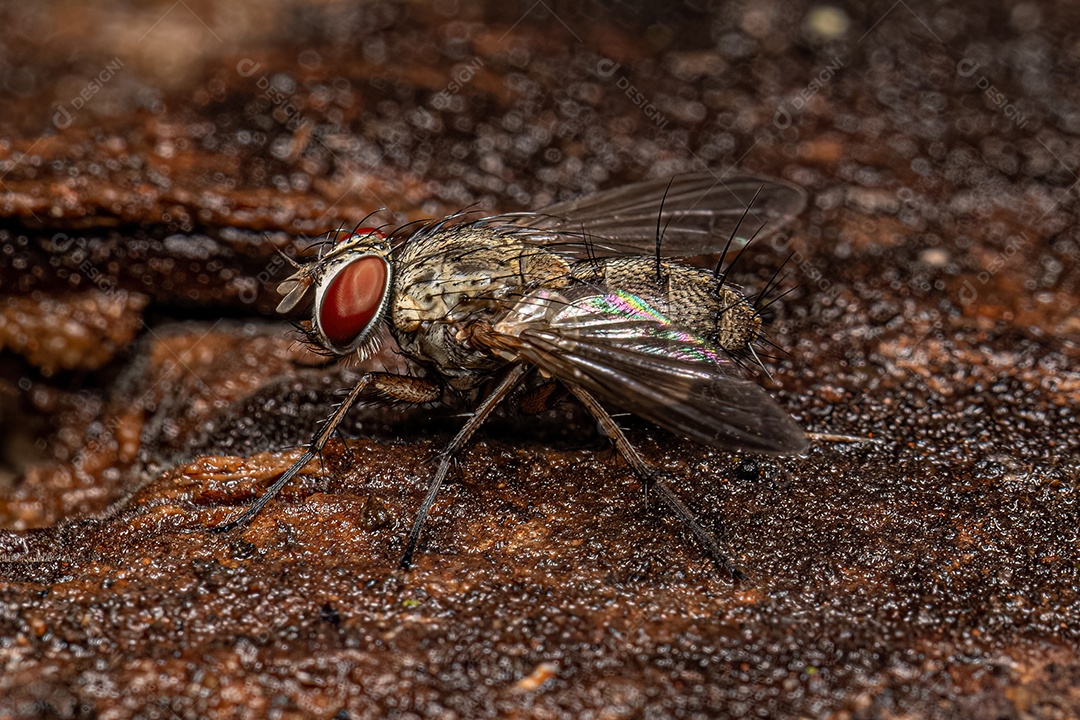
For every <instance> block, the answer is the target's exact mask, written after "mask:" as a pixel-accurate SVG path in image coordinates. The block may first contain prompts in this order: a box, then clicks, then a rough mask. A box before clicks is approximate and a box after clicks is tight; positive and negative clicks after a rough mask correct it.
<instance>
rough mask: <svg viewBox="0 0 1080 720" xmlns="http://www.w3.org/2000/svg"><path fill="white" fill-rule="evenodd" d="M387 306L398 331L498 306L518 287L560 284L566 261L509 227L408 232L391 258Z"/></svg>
mask: <svg viewBox="0 0 1080 720" xmlns="http://www.w3.org/2000/svg"><path fill="white" fill-rule="evenodd" d="M395 271H396V279H395V292H394V301H393V306H392V310H391V319H392V322H393V326H394V328H395V329H396V330H398V331H399V332H416V331H417V330H419V329H420V328H421V327H422V326H423V325H424V324H425V323H444V322H450V323H454V322H460V321H462V320H465V319H468V318H469V317H471V316H473V315H475V314H477V313H480V314H483V313H485V312H491V313H494V312H497V311H498V310H500V309H502V307H503V306H504V305H503V300H505V298H507V297H509V296H510V295H511V294H513V293H515V292H520V291H521V290H522V289H523V288H530V287H536V286H538V285H547V284H550V283H553V284H554V285H555V286H558V285H559V283H561V284H565V283H566V278H567V274H568V272H569V266H568V264H567V262H566V261H565V260H564V259H562V258H561V257H559V256H558V255H555V254H553V253H551V252H550V251H547V250H544V249H542V248H539V247H536V246H534V245H530V244H528V243H526V242H525V241H524V239H523V238H522V237H521V236H520V235H519V234H517V233H515V232H513V231H512V230H506V229H500V228H497V227H487V226H483V225H476V224H462V225H456V226H451V227H447V228H442V229H437V230H435V231H431V232H424V231H422V232H421V233H418V234H417V236H414V237H413V238H410V239H409V240H408V241H407V242H406V243H405V245H404V247H403V248H402V251H401V253H400V255H399V256H398V257H397V258H396V261H395Z"/></svg>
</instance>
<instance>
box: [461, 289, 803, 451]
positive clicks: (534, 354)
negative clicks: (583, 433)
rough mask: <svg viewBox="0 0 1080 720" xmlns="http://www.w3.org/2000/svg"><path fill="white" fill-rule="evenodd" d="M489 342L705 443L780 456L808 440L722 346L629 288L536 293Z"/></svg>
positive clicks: (657, 422) (518, 307) (492, 345)
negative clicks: (677, 322)
mask: <svg viewBox="0 0 1080 720" xmlns="http://www.w3.org/2000/svg"><path fill="white" fill-rule="evenodd" d="M481 341H482V342H483V341H484V340H483V339H481ZM489 346H491V347H492V348H493V349H496V350H499V351H502V352H504V353H507V352H508V353H512V354H515V355H517V356H518V357H520V358H523V359H524V360H526V361H527V362H529V363H531V364H533V365H536V366H537V367H539V368H540V369H541V370H543V371H544V372H546V373H548V374H550V375H553V376H554V377H557V378H558V379H560V380H562V381H564V382H567V383H574V384H577V385H580V386H581V387H584V388H585V389H587V390H589V391H590V392H592V393H594V394H595V395H597V396H598V397H600V398H602V399H603V400H606V401H609V402H611V403H613V404H615V405H617V406H619V407H621V408H623V409H624V410H628V411H630V412H633V413H634V414H636V415H640V416H641V417H643V418H645V419H647V420H649V421H651V422H654V423H656V424H657V425H659V426H661V427H664V428H666V429H668V430H670V431H672V432H674V433H677V434H679V435H684V436H686V437H689V438H692V439H694V440H697V441H698V442H701V443H703V444H705V445H709V446H712V447H716V448H721V449H726V450H749V451H753V452H760V453H773V454H784V453H794V452H799V451H801V450H803V449H804V448H805V447H806V444H807V441H806V436H805V434H804V433H803V431H802V428H800V427H799V426H798V425H797V424H796V423H795V421H794V420H793V419H792V418H791V416H790V415H788V414H787V412H785V411H784V410H783V409H782V408H781V407H780V406H779V405H778V404H777V403H776V401H775V400H773V399H772V397H771V396H770V395H769V394H768V393H767V392H765V390H764V389H762V388H761V387H760V386H759V385H757V384H755V383H753V382H751V381H749V380H747V379H745V378H743V377H741V376H740V375H739V373H738V371H737V369H736V368H735V367H733V365H732V363H731V361H730V360H729V359H727V357H726V355H724V353H723V352H722V351H720V350H717V349H715V348H713V347H712V346H711V345H710V344H709V343H707V342H705V341H704V340H702V339H701V338H698V337H695V336H693V335H690V334H688V333H686V332H684V331H682V330H679V329H678V328H677V327H675V326H673V325H671V324H670V323H669V322H668V321H667V319H666V318H665V317H664V316H663V315H661V314H660V313H658V312H657V311H655V310H654V309H652V308H651V307H649V306H648V305H646V304H645V303H644V302H643V301H642V300H641V299H640V298H638V297H636V296H634V295H630V294H628V293H623V292H616V291H606V290H601V291H597V290H596V289H595V288H591V289H588V290H585V289H581V290H580V291H578V292H577V293H576V294H567V295H558V294H555V293H552V292H550V291H538V292H536V293H534V294H532V295H529V296H527V297H526V298H524V299H523V300H521V301H520V302H519V303H518V304H517V305H516V306H515V307H514V309H513V310H511V311H510V313H508V315H507V316H506V317H505V318H504V319H503V320H502V321H500V322H499V323H497V324H496V325H495V326H494V328H493V331H492V333H491V337H490V338H489Z"/></svg>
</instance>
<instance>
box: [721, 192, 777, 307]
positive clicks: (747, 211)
mask: <svg viewBox="0 0 1080 720" xmlns="http://www.w3.org/2000/svg"><path fill="white" fill-rule="evenodd" d="M764 189H765V186H764V185H761V186H759V187H758V189H757V192H755V193H754V197H752V198H750V202H749V203H747V205H746V208H745V209H744V210H743V211H742V215H740V216H739V222H737V223H735V229H734V230H732V231H731V235H729V236H728V239H727V243H726V244H725V245H724V251H723V252H722V253H720V259H719V260H717V261H716V268H714V269H713V279H714V280H716V281H717V283H716V287H718V288H722V287H724V281H725V280H726V279H727V271H724V274H723V276H721V275H720V268H721V267H723V266H724V258H726V257H727V254H728V250H730V249H731V243H732V242H733V241H734V240H735V238H736V237H737V236H738V234H739V228H741V227H742V224H743V221H744V220H746V216H747V215H749V214H750V208H752V207H754V203H755V202H757V199H758V195H760V194H761V191H762V190H764ZM754 235H757V233H754ZM753 239H754V238H753V237H751V238H750V240H747V241H746V245H749V244H750V242H751V241H752V240H753ZM746 245H744V246H743V250H745V249H746ZM739 254H740V255H741V254H742V251H741V250H740V251H739ZM738 259H739V258H738V257H737V256H736V258H735V260H738ZM735 260H732V261H731V265H734V264H735ZM731 265H728V270H730V269H731Z"/></svg>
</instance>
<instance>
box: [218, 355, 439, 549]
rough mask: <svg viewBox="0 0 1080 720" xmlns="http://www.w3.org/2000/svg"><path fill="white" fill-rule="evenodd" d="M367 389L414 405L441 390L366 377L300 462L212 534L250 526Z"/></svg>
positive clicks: (417, 381) (396, 378)
mask: <svg viewBox="0 0 1080 720" xmlns="http://www.w3.org/2000/svg"><path fill="white" fill-rule="evenodd" d="M369 387H371V388H373V389H375V390H378V391H379V392H382V393H384V394H386V395H389V396H391V397H394V398H397V399H399V400H405V401H407V402H414V403H422V402H431V401H434V400H437V399H438V398H439V396H440V395H441V393H442V390H441V388H440V387H439V386H438V385H436V384H435V383H433V382H431V381H430V380H424V379H422V378H414V377H409V376H407V375H391V374H389V373H367V374H365V375H364V376H363V377H361V378H360V380H359V381H358V382H357V383H356V385H354V386H353V388H352V390H350V391H349V394H348V395H346V396H345V399H344V400H342V401H341V403H339V404H338V406H337V407H335V408H334V412H333V413H332V414H331V415H330V417H328V418H327V419H326V421H325V422H324V423H323V424H322V427H321V428H319V431H318V432H317V433H315V436H314V437H313V438H311V442H309V443H308V446H307V450H305V451H304V454H303V455H301V456H300V459H299V460H297V461H296V462H295V463H293V464H292V466H291V467H290V468H289V469H288V470H286V471H285V472H284V473H283V474H282V476H281V477H279V478H278V479H277V480H275V481H274V484H273V485H271V486H270V487H269V488H267V489H266V491H265V492H263V494H262V495H260V496H259V499H258V500H256V501H255V502H253V503H252V504H251V505H250V506H249V507H248V508H247V510H245V511H244V512H242V513H241V514H240V515H239V516H237V517H236V518H235V519H233V520H230V521H229V522H227V523H223V524H222V525H218V526H217V527H215V528H213V529H211V532H217V533H222V532H228V531H229V530H232V529H233V528H237V527H241V526H243V525H247V524H248V523H249V522H251V520H252V519H253V518H254V517H255V516H256V515H258V514H259V511H260V510H262V509H263V508H264V507H266V504H267V503H268V502H270V501H271V500H272V499H273V498H274V496H275V495H277V494H278V493H279V492H280V491H281V488H283V487H285V485H286V484H288V482H289V481H290V480H292V479H293V478H294V477H296V475H297V473H299V472H300V471H301V470H303V469H304V467H305V466H306V465H307V464H308V463H309V462H311V461H312V460H313V459H314V458H315V456H316V455H318V454H319V453H320V452H322V449H323V448H324V447H325V446H326V443H327V441H328V440H329V439H330V436H331V435H333V434H334V430H335V429H337V426H338V425H340V424H341V421H342V420H344V419H345V415H346V413H348V412H349V409H350V408H351V407H352V406H353V405H354V404H355V403H356V400H357V399H358V398H359V397H360V395H361V394H362V393H363V392H364V390H366V389H367V388H369Z"/></svg>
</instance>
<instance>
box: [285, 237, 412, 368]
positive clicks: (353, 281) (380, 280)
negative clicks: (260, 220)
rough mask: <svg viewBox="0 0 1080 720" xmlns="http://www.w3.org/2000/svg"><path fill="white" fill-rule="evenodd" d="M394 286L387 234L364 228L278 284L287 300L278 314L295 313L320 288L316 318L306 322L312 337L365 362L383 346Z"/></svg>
mask: <svg viewBox="0 0 1080 720" xmlns="http://www.w3.org/2000/svg"><path fill="white" fill-rule="evenodd" d="M392 287H393V265H391V263H390V244H389V243H388V242H387V239H386V236H385V235H383V234H382V233H381V232H380V231H378V230H376V229H374V228H360V229H358V230H356V231H355V232H354V233H353V234H352V235H350V236H349V237H348V238H346V239H345V240H342V241H341V242H338V243H335V244H334V246H333V247H332V248H331V249H330V250H328V251H327V252H326V253H324V254H323V255H322V256H321V257H319V258H318V259H317V260H313V261H312V262H310V263H307V264H306V265H302V266H300V267H299V268H298V270H297V271H296V273H294V274H293V275H292V276H291V277H289V278H288V279H287V280H285V281H284V282H282V283H281V284H280V285H278V288H277V290H278V293H280V294H281V295H284V296H285V297H284V298H283V299H282V300H281V303H280V304H278V307H277V310H278V312H280V313H285V312H289V311H290V310H292V309H293V308H294V307H296V306H297V304H299V303H300V301H301V300H303V299H304V298H305V297H306V296H307V294H308V292H309V291H310V290H311V289H312V288H314V290H315V298H314V302H313V304H312V311H311V320H310V321H304V322H302V323H300V327H301V329H302V330H303V331H304V332H305V333H306V334H307V336H308V339H309V340H310V341H311V342H312V343H313V344H314V345H316V346H318V347H319V348H320V349H322V350H323V351H325V352H326V353H329V354H332V355H347V354H349V353H352V352H358V353H359V354H360V356H361V358H365V357H367V356H368V355H370V354H371V353H373V352H374V351H375V350H376V349H377V347H378V339H379V332H378V329H379V323H380V322H382V320H383V318H384V317H385V316H386V311H387V308H388V307H389V306H390V295H391V292H392Z"/></svg>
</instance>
